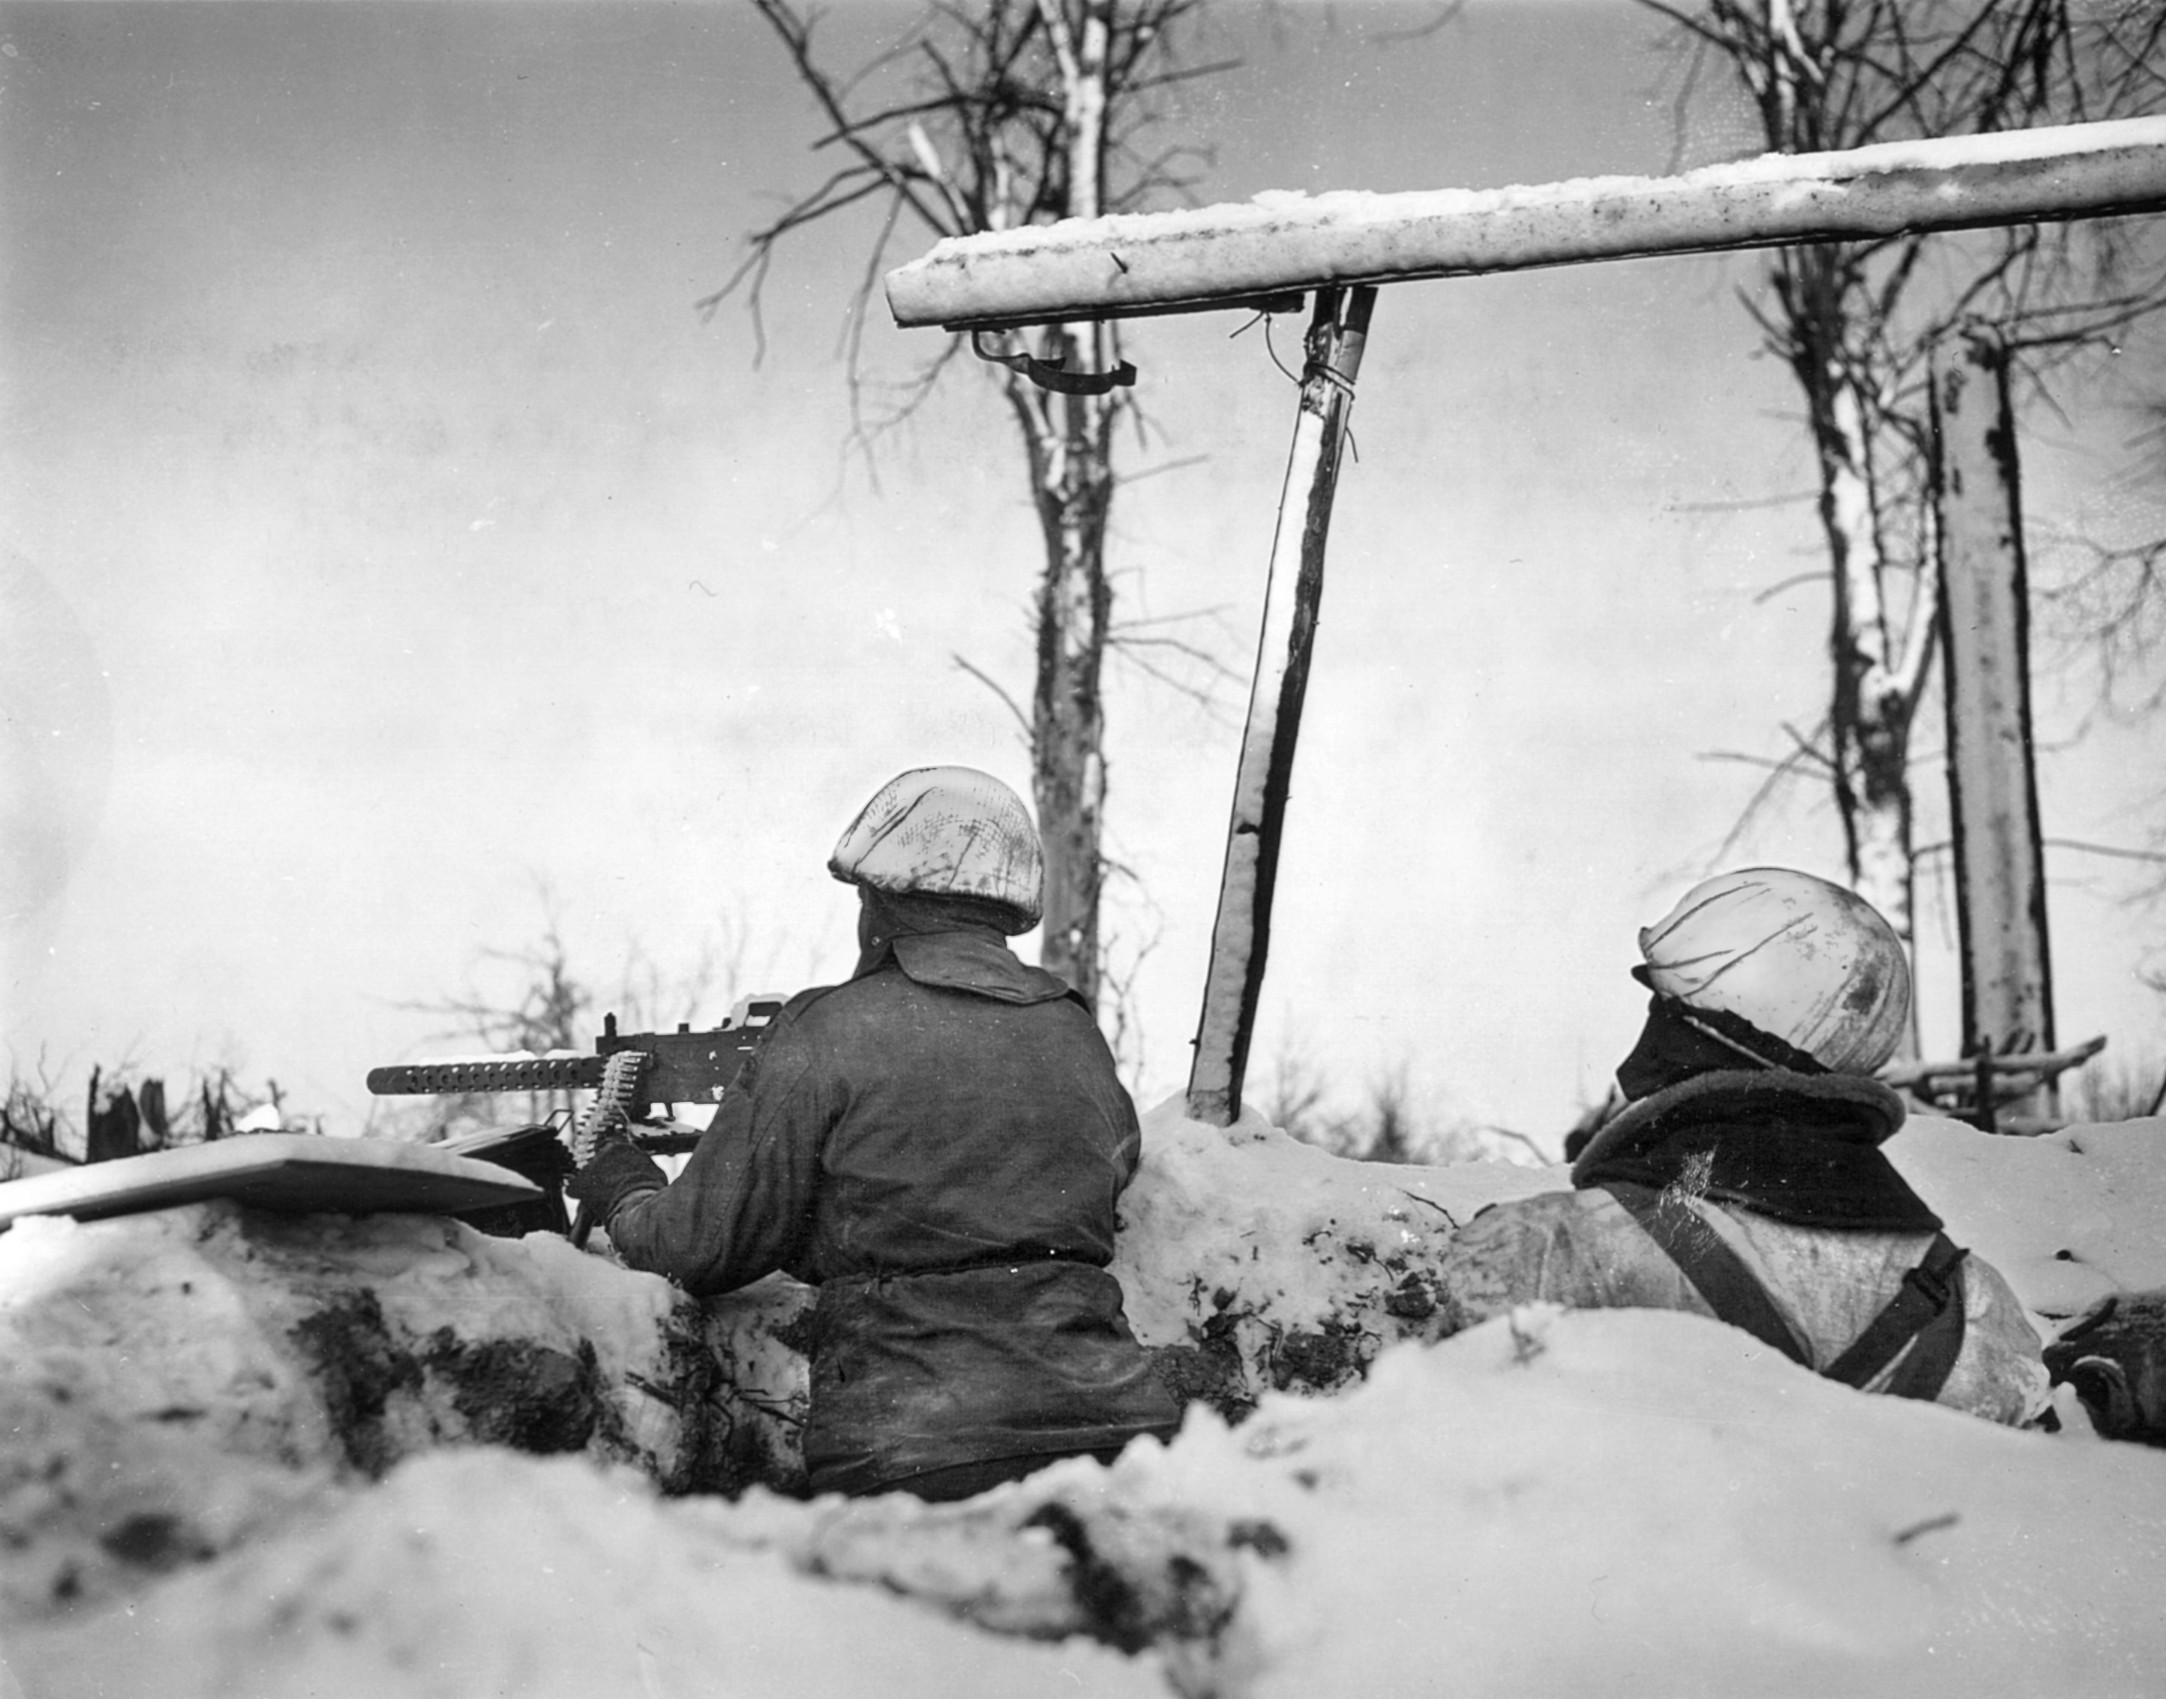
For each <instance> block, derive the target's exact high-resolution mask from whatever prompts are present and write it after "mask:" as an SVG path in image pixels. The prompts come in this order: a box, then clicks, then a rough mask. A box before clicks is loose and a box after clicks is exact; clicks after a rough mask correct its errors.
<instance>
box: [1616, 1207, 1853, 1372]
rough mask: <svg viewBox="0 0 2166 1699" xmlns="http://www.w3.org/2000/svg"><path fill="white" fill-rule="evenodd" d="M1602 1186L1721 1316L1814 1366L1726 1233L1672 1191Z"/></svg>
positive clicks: (1791, 1358)
mask: <svg viewBox="0 0 2166 1699" xmlns="http://www.w3.org/2000/svg"><path fill="white" fill-rule="evenodd" d="M1602 1189H1603V1190H1604V1191H1606V1192H1607V1193H1609V1195H1610V1196H1611V1197H1613V1198H1615V1199H1616V1200H1617V1201H1618V1202H1619V1203H1621V1204H1622V1205H1624V1207H1625V1209H1626V1210H1627V1211H1628V1212H1629V1213H1630V1215H1631V1217H1632V1219H1633V1220H1634V1221H1637V1222H1638V1223H1639V1224H1640V1226H1641V1227H1642V1228H1643V1229H1645V1231H1646V1234H1647V1236H1648V1237H1649V1238H1650V1239H1652V1240H1654V1242H1655V1243H1656V1244H1657V1245H1659V1246H1660V1247H1661V1248H1662V1251H1663V1253H1664V1254H1665V1255H1667V1256H1668V1257H1669V1259H1670V1260H1671V1261H1672V1262H1674V1263H1675V1264H1676V1265H1677V1266H1678V1268H1679V1270H1680V1271H1681V1272H1682V1273H1683V1274H1684V1277H1685V1278H1686V1279H1687V1280H1689V1281H1690V1282H1692V1287H1693V1290H1694V1291H1696V1292H1698V1293H1699V1295H1700V1296H1701V1297H1702V1298H1704V1299H1705V1300H1706V1301H1707V1307H1708V1308H1709V1309H1711V1310H1713V1311H1714V1312H1715V1315H1716V1317H1717V1319H1718V1320H1721V1321H1726V1322H1728V1323H1729V1324H1730V1325H1731V1326H1732V1327H1741V1328H1743V1329H1744V1330H1745V1331H1746V1332H1747V1333H1749V1334H1751V1335H1752V1336H1753V1337H1754V1338H1755V1339H1757V1340H1759V1341H1760V1342H1761V1343H1762V1344H1763V1345H1768V1346H1771V1347H1773V1348H1774V1349H1775V1350H1777V1351H1780V1352H1781V1353H1782V1354H1783V1355H1784V1356H1785V1357H1788V1358H1789V1359H1790V1360H1791V1361H1792V1362H1793V1363H1797V1364H1799V1365H1801V1366H1803V1367H1805V1368H1811V1367H1812V1356H1811V1353H1810V1352H1808V1351H1807V1350H1806V1348H1805V1342H1804V1341H1803V1340H1801V1339H1800V1338H1798V1336H1797V1330H1796V1329H1795V1328H1793V1327H1792V1326H1791V1325H1790V1322H1789V1318H1788V1317H1786V1316H1785V1315H1784V1314H1783V1313H1782V1311H1780V1310H1779V1309H1777V1308H1776V1307H1775V1300H1774V1299H1772V1298H1770V1297H1769V1296H1768V1294H1767V1288H1766V1287H1765V1286H1764V1285H1762V1284H1761V1282H1760V1277H1759V1276H1758V1275H1756V1274H1754V1273H1753V1272H1752V1270H1751V1269H1750V1268H1748V1267H1747V1266H1746V1264H1745V1259H1744V1258H1743V1257H1741V1256H1739V1255H1738V1254H1737V1252H1735V1251H1733V1250H1732V1249H1731V1248H1730V1247H1729V1246H1728V1245H1727V1244H1726V1243H1724V1241H1723V1239H1722V1236H1721V1235H1720V1234H1718V1233H1717V1232H1716V1231H1715V1230H1714V1229H1713V1228H1712V1227H1710V1226H1708V1224H1707V1223H1706V1222H1705V1221H1703V1220H1701V1219H1700V1217H1699V1216H1698V1215H1696V1214H1694V1213H1693V1211H1692V1208H1691V1206H1690V1205H1688V1204H1685V1203H1683V1202H1680V1201H1679V1200H1678V1199H1677V1198H1676V1197H1674V1196H1673V1195H1671V1194H1670V1193H1669V1192H1667V1191H1657V1190H1656V1189H1655V1188H1654V1187H1652V1186H1642V1185H1639V1184H1636V1183H1635V1182H1633V1181H1630V1180H1605V1181H1603V1182H1602Z"/></svg>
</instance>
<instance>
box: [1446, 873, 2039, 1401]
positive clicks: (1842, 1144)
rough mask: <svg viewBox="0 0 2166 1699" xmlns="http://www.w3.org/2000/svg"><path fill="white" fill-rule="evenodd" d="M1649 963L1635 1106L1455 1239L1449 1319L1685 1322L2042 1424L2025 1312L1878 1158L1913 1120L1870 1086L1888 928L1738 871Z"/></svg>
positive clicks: (1680, 920)
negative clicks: (1523, 1314)
mask: <svg viewBox="0 0 2166 1699" xmlns="http://www.w3.org/2000/svg"><path fill="white" fill-rule="evenodd" d="M1640 952H1641V955H1642V957H1643V958H1644V959H1643V962H1642V965H1641V966H1640V967H1638V968H1636V969H1634V970H1633V974H1634V977H1635V978H1637V979H1638V980H1639V981H1640V982H1641V983H1642V984H1643V985H1645V986H1647V987H1648V989H1649V990H1650V991H1651V992H1652V993H1653V996H1652V997H1651V999H1650V1001H1649V1004H1648V1010H1647V1019H1646V1024H1645V1025H1644V1027H1643V1028H1642V1029H1641V1033H1640V1037H1639V1040H1638V1042H1637V1043H1636V1044H1635V1045H1634V1046H1633V1048H1632V1051H1631V1054H1630V1055H1628V1056H1627V1057H1626V1058H1625V1059H1624V1061H1623V1062H1622V1063H1621V1064H1619V1066H1618V1069H1617V1081H1618V1084H1619V1086H1620V1087H1621V1088H1622V1090H1623V1092H1624V1096H1625V1099H1626V1103H1625V1107H1624V1108H1623V1109H1622V1110H1621V1111H1620V1112H1619V1113H1618V1114H1616V1115H1615V1116H1614V1117H1612V1118H1611V1119H1610V1120H1609V1121H1607V1122H1606V1123H1604V1124H1603V1125H1602V1126H1601V1127H1599V1128H1598V1129H1596V1130H1595V1131H1594V1132H1593V1134H1592V1135H1591V1137H1589V1138H1587V1139H1586V1140H1585V1141H1584V1143H1583V1144H1581V1145H1580V1146H1579V1147H1578V1148H1576V1149H1575V1150H1572V1151H1570V1152H1569V1153H1568V1154H1571V1155H1572V1156H1573V1157H1575V1160H1574V1162H1573V1165H1572V1185H1573V1188H1574V1189H1573V1190H1571V1191H1569V1192H1553V1193H1547V1194H1543V1195H1541V1196H1536V1197H1530V1198H1524V1199H1521V1200H1519V1201H1517V1202H1514V1203H1509V1204H1501V1205H1498V1206H1496V1207H1494V1208H1492V1209H1488V1210H1484V1211H1483V1212H1482V1213H1481V1214H1479V1215H1477V1216H1476V1217H1475V1218H1474V1219H1473V1220H1472V1221H1471V1222H1469V1223H1468V1224H1467V1226H1466V1227H1465V1228H1464V1229H1462V1230H1461V1231H1460V1232H1459V1233H1458V1234H1457V1235H1456V1236H1455V1237H1454V1239H1453V1241H1452V1244H1451V1246H1450V1248H1449V1251H1448V1252H1447V1255H1446V1258H1445V1260H1444V1263H1443V1265H1442V1266H1441V1267H1440V1269H1439V1278H1440V1280H1441V1283H1442V1284H1443V1286H1444V1289H1445V1290H1446V1292H1448V1293H1449V1294H1450V1300H1449V1302H1448V1303H1447V1304H1446V1305H1445V1306H1444V1307H1443V1310H1442V1311H1440V1319H1442V1320H1443V1321H1445V1322H1446V1323H1447V1324H1448V1325H1450V1326H1464V1325H1469V1324H1471V1323H1473V1322H1476V1321H1480V1320H1483V1319H1485V1318H1487V1317H1488V1316H1491V1315H1495V1314H1498V1313H1500V1312H1502V1311H1504V1310H1506V1309H1509V1308H1510V1307H1511V1306H1512V1305H1514V1304H1518V1303H1525V1302H1527V1301H1529V1300H1533V1299H1546V1300H1549V1301H1552V1302H1556V1303H1561V1304H1565V1305H1568V1306H1573V1307H1578V1308H1612V1307H1615V1308H1653V1309H1676V1310H1687V1311H1692V1312H1695V1313H1697V1314H1701V1315H1710V1316H1714V1317H1716V1318H1718V1319H1720V1320H1723V1321H1727V1322H1731V1323H1733V1324H1734V1325H1736V1326H1739V1327H1743V1328H1745V1329H1746V1330H1748V1331H1750V1332H1752V1333H1754V1334H1756V1335H1757V1336H1758V1337H1759V1338H1760V1339H1762V1340H1763V1342H1765V1343H1767V1344H1768V1345H1770V1346H1771V1347H1772V1348H1774V1349H1776V1350H1778V1351H1780V1352H1782V1353H1783V1354H1784V1355H1786V1356H1790V1357H1792V1358H1794V1359H1795V1360H1796V1361H1798V1362H1800V1363H1802V1364H1803V1365H1805V1366H1806V1367H1808V1368H1811V1369H1814V1370H1817V1371H1818V1372H1820V1373H1822V1374H1825V1375H1828V1376H1830V1377H1831V1378H1834V1379H1838V1380H1842V1381H1845V1382H1846V1383H1848V1384H1850V1385H1854V1386H1858V1387H1861V1388H1864V1389H1865V1390H1868V1391H1874V1392H1889V1393H1895V1394H1899V1395H1903V1396H1908V1397H1913V1398H1925V1399H1933V1400H1937V1401H1938V1402H1940V1403H1943V1404H1948V1405H1952V1406H1954V1407H1956V1408H1958V1409H1962V1410H1967V1411H1969V1412H1971V1413H1972V1414H1974V1415H1978V1416H1983V1417H1986V1418H1988V1419H1990V1420H1993V1421H1998V1422H2007V1423H2024V1422H2028V1421H2031V1420H2033V1419H2034V1418H2036V1417H2037V1416H2039V1415H2040V1414H2041V1412H2042V1411H2043V1409H2044V1407H2045V1403H2046V1395H2047V1377H2046V1371H2045V1366H2044V1362H2043V1360H2042V1357H2041V1354H2040V1345H2039V1339H2038V1335H2037V1333H2036V1332H2035V1331H2034V1330H2033V1328H2032V1327H2031V1325H2030V1322H2029V1321H2028V1320H2027V1319H2026V1318H2025V1316H2024V1314H2023V1310H2022V1307H2021V1306H2020V1305H2019V1304H2018V1303H2017V1301H2016V1298H2015V1296H2014V1294H2013V1293H2012V1292H2010V1291H2009V1289H2008V1286H2007V1283H2006V1282H2005V1281H2004V1280H2003V1279H2002V1278H2001V1276H2000V1275H1999V1274H1998V1273H1997V1272H1996V1271H1995V1270H1994V1269H1992V1268H1991V1267H1989V1266H1988V1265H1987V1264H1985V1263H1984V1262H1982V1261H1981V1260H1980V1259H1978V1258H1977V1257H1975V1256H1971V1255H1969V1254H1968V1253H1966V1252H1965V1251H1963V1250H1962V1249H1961V1248H1960V1247H1958V1246H1956V1245H1955V1244H1953V1243H1952V1242H1951V1241H1950V1240H1949V1239H1948V1237H1947V1236H1946V1234H1944V1233H1943V1232H1942V1231H1941V1227H1942V1222H1941V1219H1940V1217H1939V1216H1938V1215H1936V1214H1935V1213H1934V1212H1933V1211H1932V1209H1931V1208H1930V1207H1929V1206H1928V1205H1927V1204H1926V1202H1925V1200H1924V1199H1922V1198H1920V1197H1919V1196H1918V1194H1917V1193H1916V1192H1915V1191H1914V1190H1912V1189H1911V1187H1910V1185H1909V1184H1908V1183H1907V1182H1906V1181H1905V1180H1904V1179H1903V1177H1902V1176H1901V1174H1899V1173H1898V1172H1897V1171H1896V1169H1895V1166H1894V1164H1892V1163H1891V1162H1890V1161H1889V1160H1888V1158H1887V1156H1886V1154H1885V1153H1884V1152H1883V1151H1882V1150H1881V1148H1880V1147H1881V1146H1882V1145H1883V1144H1884V1143H1885V1142H1886V1141H1887V1139H1888V1138H1889V1137H1890V1136H1891V1135H1892V1134H1893V1133H1894V1132H1895V1131H1896V1129H1897V1128H1898V1127H1900V1126H1901V1125H1902V1123H1903V1118H1904V1113H1905V1110H1904V1104H1903V1100H1902V1099H1901V1098H1900V1097H1898V1096H1897V1095H1896V1094H1895V1093H1894V1092H1893V1091H1892V1090H1890V1089H1889V1088H1888V1087H1887V1086H1885V1085H1882V1084H1881V1083H1880V1082H1879V1081H1878V1080H1876V1079H1874V1078H1873V1077H1872V1076H1873V1074H1874V1072H1875V1070H1877V1069H1878V1068H1879V1067H1880V1066H1881V1065H1882V1064H1883V1063H1885V1062H1886V1061H1887V1060H1888V1058H1889V1057H1890V1056H1891V1055H1893V1054H1894V1052H1895V1049H1896V1047H1897V1045H1898V1043H1899V1042H1900V1040H1901V1038H1902V1036H1903V1034H1904V1032H1905V1031H1906V1030H1907V1028H1908V1026H1909V1021H1910V970H1909V966H1908V963H1907V961H1906V959H1905V956H1904V952H1903V948H1902V943H1901V941H1900V940H1899V939H1898V938H1897V937H1896V936H1895V933H1894V932H1893V930H1892V929H1891V928H1890V927H1889V926H1888V924H1887V922H1886V921H1885V920H1883V919H1882V918H1881V916H1880V915H1879V914H1878V913H1877V912H1875V911H1874V910H1873V909H1872V908H1871V907H1870V906H1869V905H1867V904H1866V903H1864V902H1863V901H1861V900H1860V899H1859V898H1858V897H1856V896H1854V895H1853V894H1852V893H1851V892H1849V891H1846V890H1844V889H1843V888H1842V887H1840V886H1838V885H1833V884H1830V883H1828V882H1827V881H1826V880H1823V879H1817V878H1814V877H1813V876H1812V875H1810V874H1805V873H1799V872H1795V871H1792V870H1791V869H1788V868H1779V867H1755V868H1746V869H1744V870H1742V871H1740V872H1735V873H1729V874H1724V875H1722V876H1721V877H1719V878H1715V879H1710V880H1707V881H1706V882H1704V883H1702V884H1700V885H1698V886H1696V887H1694V889H1692V890H1691V891H1690V892H1688V893H1687V894H1686V895H1685V897H1684V898H1683V899H1682V900H1681V901H1680V902H1679V903H1678V904H1677V906H1676V908H1675V909H1673V910H1672V911H1671V912H1670V914H1669V915H1668V916H1667V917H1665V918H1664V919H1663V920H1661V921H1660V922H1658V923H1657V924H1655V925H1654V926H1651V927H1648V928H1646V929H1645V930H1644V931H1642V932H1641V933H1640Z"/></svg>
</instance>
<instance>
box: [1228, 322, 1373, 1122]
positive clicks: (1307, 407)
mask: <svg viewBox="0 0 2166 1699" xmlns="http://www.w3.org/2000/svg"><path fill="white" fill-rule="evenodd" d="M1375 301H1376V291H1375V290H1374V289H1367V288H1357V289H1350V290H1339V289H1319V290H1318V291H1317V292H1316V304H1315V311H1314V314H1313V315H1312V317H1311V319H1310V323H1309V333H1308V342H1307V356H1308V357H1307V362H1306V364H1305V366H1304V368H1303V370H1302V376H1301V402H1300V409H1299V411H1298V412H1297V413H1296V414H1295V416H1294V440H1293V448H1292V450H1291V452H1290V453H1289V454H1288V456H1287V462H1286V483H1285V486H1284V488H1283V489H1282V490H1281V492H1280V495H1279V514H1278V529H1277V531H1276V533H1275V534H1274V535H1273V538H1272V542H1271V568H1270V576H1269V578H1268V580H1267V581H1266V583H1265V586H1264V612H1263V630H1262V633H1261V635H1260V636H1259V637H1258V639H1257V645H1256V677H1255V682H1254V684H1253V685H1252V686H1251V688H1250V691H1249V705H1248V721H1247V724H1246V725H1245V726H1244V727H1243V729H1242V733H1241V764H1240V767H1239V769H1238V771H1237V773H1236V776H1235V780H1234V794H1233V816H1232V819H1231V821H1230V822H1229V823H1228V826H1227V830H1226V860H1225V867H1224V871H1223V872H1222V874H1221V876H1220V879H1219V892H1218V918H1217V920H1216V921H1215V922H1214V924H1213V926H1212V928H1211V961H1210V970H1209V977H1208V978H1207V979H1206V981H1205V984H1204V992H1203V1013H1202V1016H1201V1019H1200V1020H1199V1022H1198V1024H1197V1028H1196V1054H1195V1058H1194V1061H1193V1063H1192V1065H1191V1067H1190V1071H1189V1076H1188V1112H1189V1114H1190V1115H1191V1116H1193V1117H1194V1118H1195V1119H1196V1120H1199V1121H1206V1122H1209V1123H1211V1124H1212V1125H1214V1126H1220V1127H1223V1126H1227V1125H1230V1124H1231V1123H1232V1122H1233V1121H1234V1120H1235V1119H1237V1118H1238V1117H1239V1115H1240V1113H1241V1084H1242V1079H1243V1077H1244V1075H1245V1074H1246V1073H1247V1071H1248V1047H1249V1040H1250V1038H1251V1037H1252V1036H1253V1034H1254V1032H1255V1026H1256V1005H1257V1002H1258V1000H1259V998H1260V997H1261V995H1262V992H1263V976H1264V958H1265V956H1266V954H1267V953H1268V951H1269V948H1270V942H1271V896H1272V889H1273V886H1274V884H1275V883H1276V880H1277V877H1278V861H1279V839H1280V835H1281V831H1282V829H1283V827H1284V824H1285V819H1286V800H1287V797H1288V795H1289V794H1290V791H1291V788H1292V778H1293V765H1294V743H1295V739H1296V738H1297V736H1298V735H1299V733H1300V730H1301V702H1302V698H1303V696H1304V694H1305V693H1306V691H1307V689H1308V682H1309V655H1310V651H1311V649H1312V648H1313V647H1314V645H1315V640H1316V619H1317V612H1318V609H1319V607H1320V606H1321V604H1322V601H1323V591H1324V540H1325V535H1326V533H1327V532H1328V530H1329V529H1330V525H1331V501H1332V497H1333V495H1334V494H1335V493H1336V491H1337V489H1338V480H1339V454H1340V450H1341V449H1342V447H1343V446H1344V444H1345V440H1346V422H1347V416H1348V414H1349V412H1350V411H1351V409H1352V407H1353V403H1354V380H1355V378H1356V377H1357V376H1358V375H1359V373H1360V370H1361V354H1362V349H1363V346H1364V345H1365V344H1366V342H1367V340H1368V334H1369V313H1370V310H1371V308H1372V307H1373V306H1374V305H1375Z"/></svg>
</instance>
